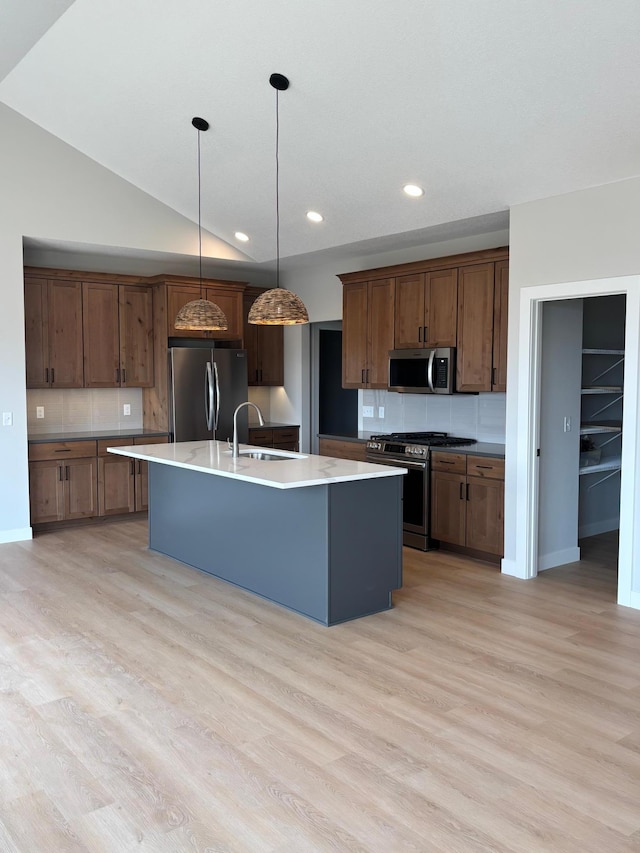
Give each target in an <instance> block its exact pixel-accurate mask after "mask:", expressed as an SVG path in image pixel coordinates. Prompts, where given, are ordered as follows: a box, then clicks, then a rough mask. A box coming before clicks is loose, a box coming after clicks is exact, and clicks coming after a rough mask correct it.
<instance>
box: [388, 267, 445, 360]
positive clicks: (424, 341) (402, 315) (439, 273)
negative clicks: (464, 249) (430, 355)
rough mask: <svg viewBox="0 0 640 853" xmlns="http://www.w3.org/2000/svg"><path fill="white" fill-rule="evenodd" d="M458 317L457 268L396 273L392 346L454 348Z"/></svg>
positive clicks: (403, 347) (400, 347)
mask: <svg viewBox="0 0 640 853" xmlns="http://www.w3.org/2000/svg"><path fill="white" fill-rule="evenodd" d="M457 320H458V270H457V269H455V268H454V269H445V270H434V271H433V272H428V273H413V274H412V275H405V276H398V277H397V278H396V288H395V348H396V349H422V348H424V347H454V346H455V345H456V337H457Z"/></svg>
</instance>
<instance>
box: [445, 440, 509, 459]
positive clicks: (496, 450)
mask: <svg viewBox="0 0 640 853" xmlns="http://www.w3.org/2000/svg"><path fill="white" fill-rule="evenodd" d="M436 450H437V451H438V453H464V454H465V455H466V456H493V457H494V458H496V459H504V444H493V443H492V442H489V441H478V442H476V444H463V445H462V446H461V447H434V448H433V450H432V452H434V451H436Z"/></svg>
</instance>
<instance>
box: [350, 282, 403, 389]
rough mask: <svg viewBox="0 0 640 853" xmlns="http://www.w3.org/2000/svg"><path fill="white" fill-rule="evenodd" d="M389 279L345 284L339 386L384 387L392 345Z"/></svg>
mask: <svg viewBox="0 0 640 853" xmlns="http://www.w3.org/2000/svg"><path fill="white" fill-rule="evenodd" d="M394 294H395V280H394V279H393V278H387V279H377V280H375V281H370V282H358V283H356V284H349V285H345V287H344V291H343V313H342V386H343V388H386V387H387V381H388V364H389V350H391V349H393V345H394V343H393V342H394Z"/></svg>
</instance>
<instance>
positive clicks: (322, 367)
mask: <svg viewBox="0 0 640 853" xmlns="http://www.w3.org/2000/svg"><path fill="white" fill-rule="evenodd" d="M311 401H312V402H311V423H312V442H311V446H312V452H313V453H318V450H319V439H318V435H333V436H341V435H355V434H356V433H357V432H358V392H357V391H356V390H353V389H348V388H343V387H342V321H340V320H335V321H330V322H329V321H328V322H324V323H312V324H311Z"/></svg>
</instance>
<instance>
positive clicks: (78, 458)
mask: <svg viewBox="0 0 640 853" xmlns="http://www.w3.org/2000/svg"><path fill="white" fill-rule="evenodd" d="M29 498H30V506H31V523H32V524H41V523H45V522H50V521H68V520H71V519H79V518H88V517H90V516H92V515H97V513H98V502H97V460H96V443H95V441H67V442H64V441H59V442H46V443H43V444H32V445H29Z"/></svg>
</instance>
